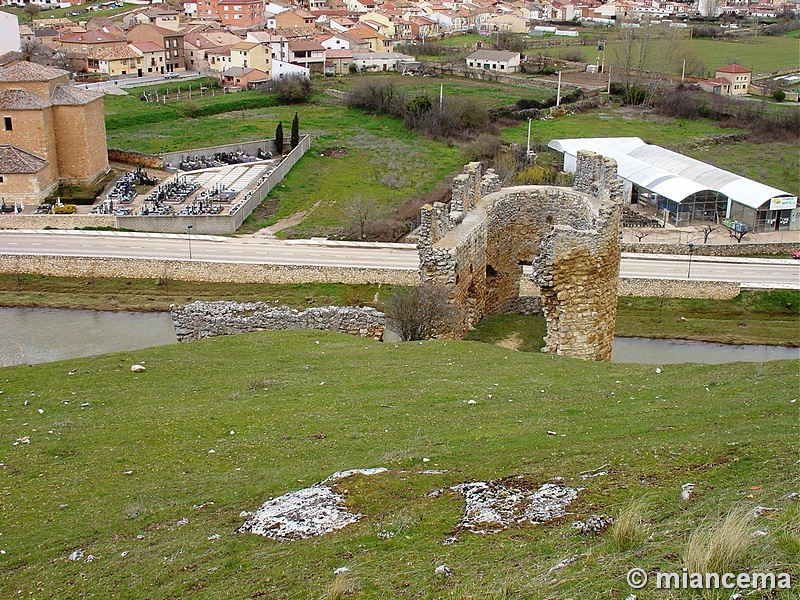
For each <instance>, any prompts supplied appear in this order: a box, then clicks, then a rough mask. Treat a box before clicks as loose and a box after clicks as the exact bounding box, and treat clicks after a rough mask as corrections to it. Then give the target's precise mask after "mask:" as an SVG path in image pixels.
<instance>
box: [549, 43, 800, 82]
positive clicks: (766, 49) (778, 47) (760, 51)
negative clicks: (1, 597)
mask: <svg viewBox="0 0 800 600" xmlns="http://www.w3.org/2000/svg"><path fill="white" fill-rule="evenodd" d="M680 44H681V53H679V54H677V55H676V58H675V60H674V61H673V63H672V65H671V68H670V70H669V72H670V73H671V74H673V75H680V73H681V68H682V66H683V63H682V60H683V58H685V57H688V56H692V57H693V61H692V62H694V63H696V64H698V65H702V66H704V68H699V69H698V70H697V72H692V73H690V74H692V75H694V76H696V77H713V76H714V71H715V70H716V69H717V68H719V67H722V66H724V65H728V64H730V63H734V62H735V63H739V64H741V65H742V66H745V67H747V68H749V69H752V70H753V73H754V74H757V73H771V72H774V71H777V70H778V69H782V68H786V67H800V60H799V59H798V48H797V39H793V38H789V37H777V36H760V37H757V38H751V37H746V38H742V39H740V40H713V39H707V38H694V39H685V40H681V42H680ZM569 48H570V50H571V51H573V52H574V51H576V50H577V51H580V52H582V53H583V55H584V59H585V60H586V62H594V61H595V57H596V54H597V50H596V48H595V47H594V46H591V45H587V46H581V45H573V46H569ZM563 51H564V48H551V49H549V50H543V51H542V53H543V54H547V55H550V56H556V57H558V56H560V53H562V52H563ZM623 55H624V53H623V51H622V46H621V45H620V43H619V42H616V41H614V40H613V39H610V40H608V44H607V45H606V49H605V59H606V64H607V65H610V66H611V67H612V73H613V69H614V67H619V66H620V65H622V64H623V60H622V58H621V57H622V56H623ZM687 62H688V61H687Z"/></svg>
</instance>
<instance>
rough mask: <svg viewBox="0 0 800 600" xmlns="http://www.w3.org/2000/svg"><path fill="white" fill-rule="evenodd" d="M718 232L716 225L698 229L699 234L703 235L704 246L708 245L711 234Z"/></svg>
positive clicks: (707, 225) (709, 224)
mask: <svg viewBox="0 0 800 600" xmlns="http://www.w3.org/2000/svg"><path fill="white" fill-rule="evenodd" d="M716 230H717V226H716V225H712V224H711V223H708V224H706V225H703V226H702V227H697V231H698V233H701V234H703V243H704V244H707V243H708V240H709V239H711V234H712V233H714V232H715V231H716Z"/></svg>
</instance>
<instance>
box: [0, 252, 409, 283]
mask: <svg viewBox="0 0 800 600" xmlns="http://www.w3.org/2000/svg"><path fill="white" fill-rule="evenodd" d="M0 272H2V273H33V274H36V275H49V276H54V277H114V278H121V279H163V280H165V281H170V280H174V281H208V282H216V283H224V282H231V283H275V284H282V283H291V284H297V283H348V284H373V283H387V284H393V285H417V284H418V283H419V276H418V274H417V271H416V269H414V270H410V269H409V270H403V269H391V268H382V269H381V268H372V269H365V268H358V267H314V266H305V265H300V266H295V265H268V264H245V263H215V262H206V261H181V260H148V259H131V258H90V257H81V256H38V255H15V256H7V257H5V259H4V260H3V261H0Z"/></svg>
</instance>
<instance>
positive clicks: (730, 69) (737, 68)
mask: <svg viewBox="0 0 800 600" xmlns="http://www.w3.org/2000/svg"><path fill="white" fill-rule="evenodd" d="M717 72H718V73H752V71H751V70H750V69H746V68H745V67H743V66H741V65H737V64H736V63H734V64H732V65H725V66H724V67H720V68H719V69H717Z"/></svg>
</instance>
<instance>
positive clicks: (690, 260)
mask: <svg viewBox="0 0 800 600" xmlns="http://www.w3.org/2000/svg"><path fill="white" fill-rule="evenodd" d="M693 252H694V244H692V243H691V242H690V243H689V270H688V271H687V272H686V279H691V277H692V253H693Z"/></svg>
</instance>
